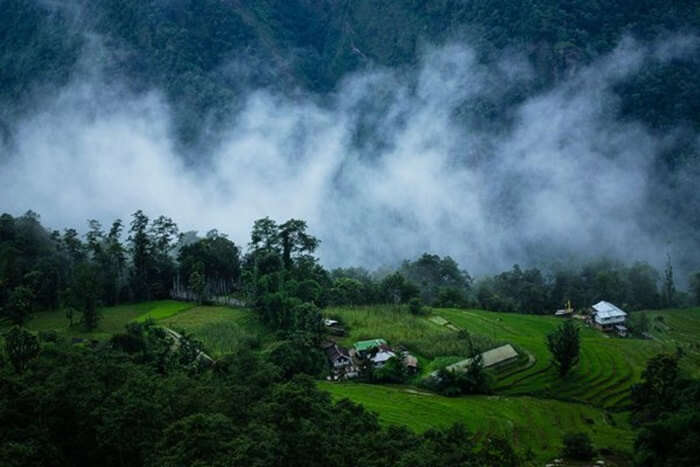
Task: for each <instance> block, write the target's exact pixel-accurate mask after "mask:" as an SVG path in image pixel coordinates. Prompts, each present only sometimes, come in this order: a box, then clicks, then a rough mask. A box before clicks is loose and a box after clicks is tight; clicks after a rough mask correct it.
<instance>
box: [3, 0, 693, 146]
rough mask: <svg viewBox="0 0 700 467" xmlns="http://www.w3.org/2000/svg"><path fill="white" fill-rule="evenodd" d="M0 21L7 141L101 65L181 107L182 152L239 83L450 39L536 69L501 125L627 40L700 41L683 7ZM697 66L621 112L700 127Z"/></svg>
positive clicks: (312, 72) (228, 6)
mask: <svg viewBox="0 0 700 467" xmlns="http://www.w3.org/2000/svg"><path fill="white" fill-rule="evenodd" d="M0 18H2V19H1V20H0V21H1V22H0V86H1V87H2V89H4V90H5V92H4V93H3V94H2V104H3V107H4V109H5V111H4V112H3V115H0V117H1V118H2V119H3V120H4V122H2V123H3V125H4V127H5V130H6V131H8V128H9V126H10V125H11V124H10V122H12V120H13V119H14V117H15V116H16V115H18V114H21V113H22V112H26V110H28V109H29V108H31V105H28V104H31V103H32V99H33V98H36V96H37V91H38V92H39V94H38V95H39V96H40V95H42V93H43V91H47V90H48V89H50V88H51V87H52V86H56V85H61V84H65V83H66V82H68V80H70V79H71V78H72V77H75V76H76V74H79V73H81V72H82V71H84V70H86V69H90V68H92V67H94V66H96V65H99V66H100V67H103V68H104V70H105V71H104V74H105V75H106V76H108V77H110V78H109V79H108V81H113V80H118V79H120V78H126V79H128V82H129V83H130V85H131V86H133V87H134V88H135V89H142V90H145V89H148V88H151V87H156V88H159V89H162V90H164V92H165V93H166V95H167V96H168V98H169V99H170V101H171V102H172V103H173V104H174V107H175V108H177V109H180V112H178V114H177V119H178V126H179V128H180V132H181V137H182V138H183V140H185V141H190V142H192V141H194V140H195V139H196V138H197V134H198V132H199V131H200V130H201V128H199V126H200V124H201V122H202V116H205V115H207V114H209V113H211V112H213V113H218V114H220V115H221V114H222V113H223V114H225V113H226V112H228V111H230V110H232V109H235V108H236V105H237V101H238V100H239V99H238V98H239V97H240V96H241V92H242V91H244V90H245V88H246V87H260V86H275V87H283V88H284V87H296V86H301V87H302V88H305V89H308V90H311V91H314V92H321V93H325V92H329V91H332V90H333V89H334V88H335V86H336V85H337V83H338V82H339V81H340V80H342V78H343V77H344V76H346V75H347V74H348V73H349V72H352V71H355V70H360V69H363V68H366V67H368V66H372V65H384V66H391V67H396V66H412V65H413V64H415V63H416V61H417V59H418V57H419V55H420V52H421V48H422V47H423V45H424V44H426V43H434V44H440V43H443V42H445V41H448V40H457V39H459V40H468V41H469V42H471V43H473V44H474V45H475V46H476V47H477V50H478V51H479V53H480V54H481V55H482V58H483V59H484V60H487V59H488V58H489V56H492V55H493V54H495V53H496V52H497V51H499V50H504V49H508V48H511V49H514V50H517V51H520V52H523V53H525V54H526V55H527V56H528V59H529V60H530V61H531V62H532V64H533V65H534V66H535V69H536V72H537V79H536V80H535V82H534V83H533V84H531V85H530V88H524V89H521V90H518V91H516V92H512V93H509V94H508V95H507V96H505V97H504V98H503V99H504V100H502V101H499V102H484V103H483V105H481V106H480V109H481V110H479V111H480V112H483V113H484V115H488V118H489V119H490V120H494V119H496V117H503V116H505V115H507V112H504V111H503V109H502V107H505V108H507V107H509V105H511V104H514V103H517V102H518V101H520V100H522V99H523V98H524V97H525V96H527V95H528V94H531V93H532V92H535V91H537V90H541V89H543V88H546V87H548V86H550V85H552V84H553V83H555V82H557V81H559V80H561V79H563V78H564V77H566V76H568V75H570V73H571V72H572V71H573V70H575V69H577V68H580V67H581V66H583V65H584V64H586V63H589V62H590V61H591V60H594V59H595V58H597V57H598V56H600V55H601V54H604V53H606V52H609V51H610V50H611V49H612V48H613V47H615V46H616V45H617V44H618V43H619V41H620V39H621V38H622V37H623V36H625V35H628V36H632V37H635V38H637V39H639V40H642V41H649V40H654V39H657V38H658V37H660V36H664V35H669V34H672V33H689V34H693V33H695V34H697V31H698V28H699V27H700V11H699V10H698V8H697V5H696V4H695V2H692V1H690V0H683V1H675V2H672V3H670V4H659V3H658V2H653V1H634V2H630V1H623V0H606V1H602V2H585V1H580V0H568V1H563V2H562V1H552V0H545V1H542V0H535V1H528V2H517V3H513V2H506V1H494V0H480V1H460V0H431V1H426V2H423V1H414V0H400V1H395V2H380V3H378V2H374V1H369V0H364V1H354V0H353V1H350V0H324V1H320V2H309V1H305V0H294V1H282V0H263V1H256V2H236V1H228V0H227V1H219V0H203V1H187V0H182V1H170V2H162V1H146V2H143V1H135V0H100V1H94V2H87V1H80V0H75V1H71V2H60V3H57V2H48V1H46V2H45V1H39V0H32V1H24V0H5V1H3V2H2V4H0ZM96 41H97V42H98V43H96ZM18 57H21V60H20V59H18ZM243 64H245V65H243ZM698 66H700V65H699V63H698V61H697V60H693V59H689V60H688V59H686V60H684V59H679V60H675V61H673V62H671V63H668V64H662V65H650V66H649V67H648V68H647V69H645V70H644V71H643V72H642V73H640V74H639V75H638V76H635V78H634V79H633V81H632V82H629V83H623V84H621V85H620V86H619V89H618V92H619V94H620V96H622V98H623V103H622V106H621V107H620V112H621V114H622V115H625V116H629V117H631V118H637V119H641V120H643V121H644V122H646V123H648V124H649V125H650V126H652V127H654V128H657V129H659V130H662V129H665V128H668V127H671V126H678V125H679V124H681V125H682V124H687V125H690V126H691V127H694V128H695V129H697V128H698V125H700V112H699V109H698V102H700V94H699V93H700V90H699V88H698V84H697V80H696V79H695V76H697V74H698V71H699V69H698ZM668 157H670V158H671V159H674V160H675V159H676V157H677V156H673V155H669V156H668Z"/></svg>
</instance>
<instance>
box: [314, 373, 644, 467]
mask: <svg viewBox="0 0 700 467" xmlns="http://www.w3.org/2000/svg"><path fill="white" fill-rule="evenodd" d="M319 387H320V388H321V389H324V390H326V391H329V392H330V393H331V394H332V396H333V398H334V399H342V398H349V399H352V400H353V401H355V402H359V403H362V404H363V405H364V406H365V407H366V408H367V409H369V410H371V411H373V412H376V413H377V414H378V415H379V419H380V421H381V422H382V423H385V424H403V425H407V426H408V427H409V428H412V429H414V430H416V431H419V432H421V431H425V430H427V429H429V428H434V427H441V426H448V425H451V424H453V423H456V422H461V423H463V424H464V425H466V426H467V427H468V428H469V429H470V430H471V431H472V432H475V433H479V436H488V435H489V434H493V435H499V436H503V437H505V438H507V439H508V440H510V441H511V442H512V443H513V446H514V448H515V449H516V450H517V451H519V452H520V453H524V452H525V451H526V450H527V449H528V448H530V449H531V450H532V451H533V453H534V454H535V461H539V462H540V465H541V463H544V462H545V461H547V460H550V459H552V458H553V457H555V456H557V455H559V453H560V451H561V439H562V436H563V434H564V433H566V432H569V431H572V432H579V431H584V432H586V433H588V434H589V435H590V436H591V439H592V440H593V443H594V445H595V447H596V448H598V449H601V448H608V449H611V450H613V451H622V452H626V453H629V452H630V451H631V449H632V443H633V440H634V436H635V434H634V432H633V431H631V429H630V427H629V426H628V425H627V422H626V418H627V417H626V414H608V413H606V412H605V411H604V410H601V409H597V408H594V407H590V406H588V405H585V404H576V403H568V402H561V401H556V400H551V399H539V398H534V397H529V396H519V397H517V396H469V397H457V398H449V397H443V396H439V395H435V394H430V393H424V392H422V391H418V390H415V389H413V388H410V387H402V386H378V385H369V384H356V383H342V384H338V383H327V382H322V383H319Z"/></svg>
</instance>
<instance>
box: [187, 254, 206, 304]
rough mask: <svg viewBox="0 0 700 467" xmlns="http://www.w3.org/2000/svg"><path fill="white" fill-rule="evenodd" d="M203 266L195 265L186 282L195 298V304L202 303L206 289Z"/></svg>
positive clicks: (200, 264)
mask: <svg viewBox="0 0 700 467" xmlns="http://www.w3.org/2000/svg"><path fill="white" fill-rule="evenodd" d="M203 272H204V265H203V264H202V263H197V264H196V265H195V267H194V269H193V270H192V272H191V273H190V277H189V278H188V280H187V285H188V286H189V288H190V290H192V292H193V293H194V295H195V297H197V302H198V303H202V302H203V301H204V292H205V290H206V287H207V282H206V280H205V279H204V273H203Z"/></svg>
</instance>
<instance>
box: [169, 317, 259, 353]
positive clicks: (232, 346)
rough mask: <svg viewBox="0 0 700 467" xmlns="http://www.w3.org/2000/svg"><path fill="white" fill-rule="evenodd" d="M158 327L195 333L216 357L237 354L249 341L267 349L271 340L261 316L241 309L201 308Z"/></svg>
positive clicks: (170, 318)
mask: <svg viewBox="0 0 700 467" xmlns="http://www.w3.org/2000/svg"><path fill="white" fill-rule="evenodd" d="M158 324H162V325H164V326H167V327H169V328H172V329H184V330H185V331H187V332H189V333H192V334H193V335H194V336H195V337H196V338H197V339H199V340H200V341H201V342H202V344H204V348H205V349H206V351H207V352H208V353H210V354H211V355H212V356H213V357H218V356H221V355H224V354H227V353H235V352H236V351H237V350H238V349H239V347H240V345H241V343H242V342H244V341H246V340H247V341H249V342H255V343H257V344H258V345H263V344H265V343H267V342H268V341H269V340H270V339H271V336H270V335H269V333H268V332H267V331H266V330H265V328H264V326H263V325H262V323H261V322H260V321H259V320H258V317H257V314H255V313H254V312H252V311H250V310H248V309H241V308H229V307H220V306H200V307H195V308H191V309H189V310H187V311H183V312H182V313H178V314H176V315H175V316H172V317H169V318H165V319H163V320H159V321H158Z"/></svg>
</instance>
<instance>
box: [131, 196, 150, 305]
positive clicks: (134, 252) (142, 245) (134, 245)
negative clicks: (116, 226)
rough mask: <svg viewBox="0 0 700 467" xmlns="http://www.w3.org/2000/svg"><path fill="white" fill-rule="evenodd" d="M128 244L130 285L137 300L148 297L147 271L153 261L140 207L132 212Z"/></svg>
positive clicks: (148, 278)
mask: <svg viewBox="0 0 700 467" xmlns="http://www.w3.org/2000/svg"><path fill="white" fill-rule="evenodd" d="M132 218H133V219H132V220H131V229H130V230H129V232H130V235H129V239H128V240H129V245H130V250H131V260H132V262H133V266H134V267H133V271H132V278H131V287H132V290H133V292H134V296H135V298H136V299H137V300H146V299H148V298H150V295H151V293H150V287H149V280H150V277H149V273H150V269H151V266H152V263H153V255H152V244H151V239H150V237H149V236H148V221H149V219H148V217H147V216H146V215H145V214H144V213H143V211H141V210H140V209H139V210H138V211H136V212H135V213H134V214H132Z"/></svg>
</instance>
